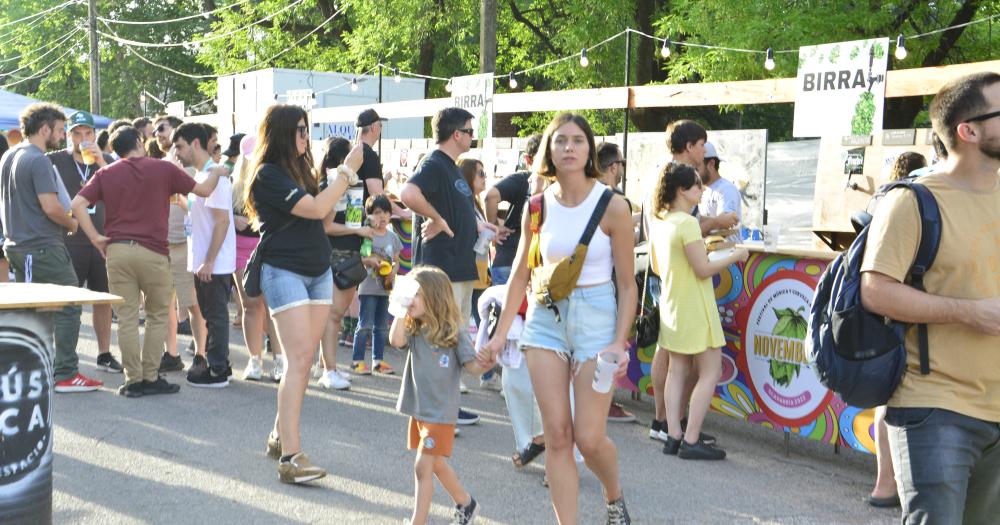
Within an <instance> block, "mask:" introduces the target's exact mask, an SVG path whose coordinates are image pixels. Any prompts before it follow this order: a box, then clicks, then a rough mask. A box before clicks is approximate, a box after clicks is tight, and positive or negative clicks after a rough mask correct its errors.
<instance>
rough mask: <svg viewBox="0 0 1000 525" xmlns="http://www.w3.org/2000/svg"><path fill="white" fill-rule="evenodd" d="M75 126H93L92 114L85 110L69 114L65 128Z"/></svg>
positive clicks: (69, 129)
mask: <svg viewBox="0 0 1000 525" xmlns="http://www.w3.org/2000/svg"><path fill="white" fill-rule="evenodd" d="M77 126H88V127H91V128H93V127H95V126H94V116H93V115H91V114H90V113H87V112H86V111H77V112H76V113H73V114H72V115H70V116H69V122H68V123H67V125H66V130H67V131H72V130H73V128H75V127H77Z"/></svg>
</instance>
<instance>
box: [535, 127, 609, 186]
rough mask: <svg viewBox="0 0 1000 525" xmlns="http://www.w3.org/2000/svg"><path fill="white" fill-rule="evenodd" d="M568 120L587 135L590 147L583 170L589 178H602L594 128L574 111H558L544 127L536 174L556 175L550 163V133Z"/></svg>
mask: <svg viewBox="0 0 1000 525" xmlns="http://www.w3.org/2000/svg"><path fill="white" fill-rule="evenodd" d="M570 122H572V123H573V124H576V125H577V126H579V127H580V129H581V130H583V134H584V135H586V136H587V145H588V146H589V147H590V152H589V153H588V154H587V164H586V165H585V166H584V168H583V172H584V173H585V174H586V175H587V177H588V178H591V179H601V178H603V177H604V174H603V173H601V168H600V165H599V164H598V162H597V143H596V141H595V140H594V130H593V129H591V127H590V123H588V122H587V119H585V118H583V115H578V114H576V113H560V114H558V115H556V116H555V118H553V119H552V122H549V125H548V127H546V128H545V133H544V134H543V135H542V145H541V153H540V154H539V160H538V163H537V164H536V166H538V174H539V175H541V176H542V177H548V178H552V177H555V176H556V166H555V164H553V163H552V135H553V134H555V132H556V130H558V129H559V128H560V127H562V125H563V124H568V123H570Z"/></svg>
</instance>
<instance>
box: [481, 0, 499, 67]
mask: <svg viewBox="0 0 1000 525" xmlns="http://www.w3.org/2000/svg"><path fill="white" fill-rule="evenodd" d="M496 69H497V0H480V4H479V72H480V73H495V72H496Z"/></svg>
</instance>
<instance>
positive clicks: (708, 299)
mask: <svg viewBox="0 0 1000 525" xmlns="http://www.w3.org/2000/svg"><path fill="white" fill-rule="evenodd" d="M649 230H650V232H649V233H650V235H649V239H650V243H651V245H652V248H651V250H650V251H651V256H652V259H653V268H654V269H655V270H656V273H657V274H658V275H659V276H660V282H661V285H660V337H659V340H658V341H657V344H658V345H659V346H661V347H663V348H666V349H667V350H670V351H671V352H677V353H681V354H698V353H701V352H704V351H705V350H707V349H709V348H721V347H722V346H725V344H726V337H725V334H724V333H723V332H722V322H721V321H720V320H719V308H718V306H716V304H715V291H714V290H713V289H712V279H711V278H708V279H699V278H698V276H696V275H695V274H694V268H692V267H691V263H690V262H688V259H687V254H686V253H685V252H684V247H685V246H687V245H688V244H691V243H692V242H701V241H702V237H701V227H700V226H699V225H698V219H696V218H694V217H693V216H691V215H690V214H687V213H670V214H667V216H666V217H665V218H664V219H662V220H660V219H653V220H652V221H650V226H649Z"/></svg>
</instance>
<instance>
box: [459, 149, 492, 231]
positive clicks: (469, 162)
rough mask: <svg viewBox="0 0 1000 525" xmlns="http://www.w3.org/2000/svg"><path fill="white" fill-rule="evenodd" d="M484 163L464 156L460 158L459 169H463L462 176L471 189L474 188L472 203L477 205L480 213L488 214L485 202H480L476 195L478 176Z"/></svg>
mask: <svg viewBox="0 0 1000 525" xmlns="http://www.w3.org/2000/svg"><path fill="white" fill-rule="evenodd" d="M482 167H483V163H482V162H479V161H478V160H476V159H470V158H464V159H458V169H460V170H462V176H463V177H465V182H466V184H468V185H469V189H470V190H472V204H474V205H475V206H476V209H477V210H479V213H481V214H483V216H484V217H485V216H486V211H485V210H484V209H483V204H482V203H481V202H479V196H478V195H476V177H478V176H479V170H480V169H482Z"/></svg>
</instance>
